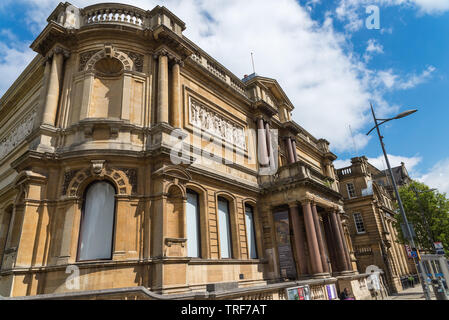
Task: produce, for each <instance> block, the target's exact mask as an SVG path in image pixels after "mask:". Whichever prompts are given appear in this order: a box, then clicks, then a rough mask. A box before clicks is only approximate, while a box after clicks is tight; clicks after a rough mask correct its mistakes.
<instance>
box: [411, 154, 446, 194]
mask: <svg viewBox="0 0 449 320" xmlns="http://www.w3.org/2000/svg"><path fill="white" fill-rule="evenodd" d="M417 180H419V181H421V182H423V183H425V184H427V185H428V186H429V187H431V188H437V189H438V190H439V191H440V192H445V193H447V194H449V159H444V160H441V161H439V162H438V163H436V164H435V165H434V166H433V167H432V168H431V169H430V170H429V171H428V173H427V174H424V175H422V176H421V177H419V178H417Z"/></svg>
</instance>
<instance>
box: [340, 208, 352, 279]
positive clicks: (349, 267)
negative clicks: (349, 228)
mask: <svg viewBox="0 0 449 320" xmlns="http://www.w3.org/2000/svg"><path fill="white" fill-rule="evenodd" d="M337 222H338V228H339V230H340V234H341V240H342V241H343V252H344V258H345V261H346V269H345V271H352V263H351V257H350V255H349V250H348V245H347V244H346V237H345V233H344V231H343V225H342V223H341V219H340V215H339V214H337Z"/></svg>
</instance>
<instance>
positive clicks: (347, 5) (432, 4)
mask: <svg viewBox="0 0 449 320" xmlns="http://www.w3.org/2000/svg"><path fill="white" fill-rule="evenodd" d="M370 5H378V6H380V7H382V6H383V7H391V6H400V7H402V8H414V9H416V10H417V11H418V13H419V14H421V15H423V14H433V15H434V14H436V15H438V14H442V13H444V12H446V11H449V0H340V2H339V3H338V6H337V8H336V10H335V16H336V17H337V19H339V20H340V21H342V22H344V23H345V24H346V26H345V27H346V30H348V31H350V32H354V31H357V30H360V29H361V28H363V27H364V25H365V19H366V18H367V17H368V16H367V15H366V12H365V8H366V7H367V6H370ZM380 14H381V21H382V13H380ZM381 24H382V23H381ZM386 30H389V29H386Z"/></svg>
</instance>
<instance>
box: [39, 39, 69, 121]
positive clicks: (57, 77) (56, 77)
mask: <svg viewBox="0 0 449 320" xmlns="http://www.w3.org/2000/svg"><path fill="white" fill-rule="evenodd" d="M63 62H64V56H63V50H62V49H61V48H56V49H55V50H54V52H53V59H52V63H51V69H50V76H49V82H48V89H47V96H46V99H45V107H44V115H43V118H42V122H43V124H47V125H50V126H54V125H55V120H56V113H57V112H58V103H59V93H60V91H61V83H62V67H63Z"/></svg>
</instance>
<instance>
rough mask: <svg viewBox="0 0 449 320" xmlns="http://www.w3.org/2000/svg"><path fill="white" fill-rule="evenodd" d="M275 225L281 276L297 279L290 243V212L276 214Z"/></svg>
mask: <svg viewBox="0 0 449 320" xmlns="http://www.w3.org/2000/svg"><path fill="white" fill-rule="evenodd" d="M274 224H275V228H276V241H277V247H278V254H279V268H280V271H281V276H282V277H285V278H289V279H296V265H295V261H294V259H293V254H292V247H291V243H290V223H289V219H288V211H279V212H275V213H274Z"/></svg>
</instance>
